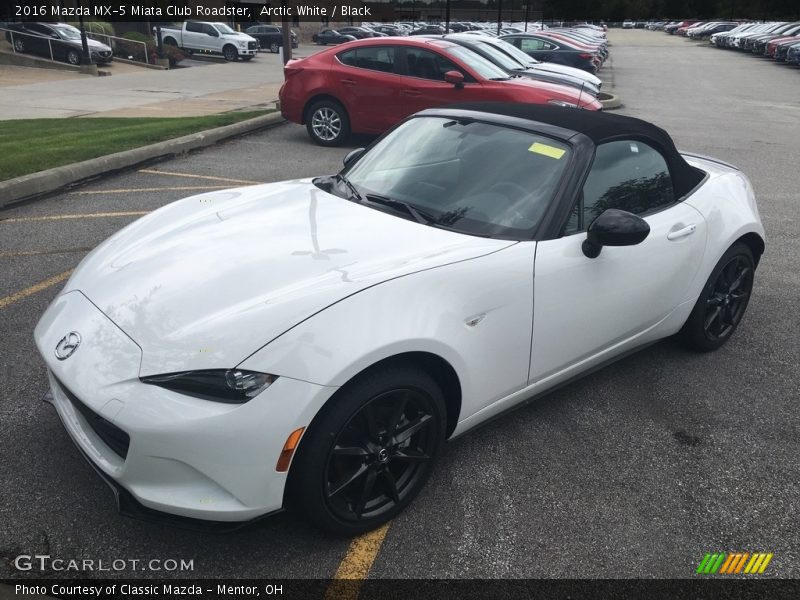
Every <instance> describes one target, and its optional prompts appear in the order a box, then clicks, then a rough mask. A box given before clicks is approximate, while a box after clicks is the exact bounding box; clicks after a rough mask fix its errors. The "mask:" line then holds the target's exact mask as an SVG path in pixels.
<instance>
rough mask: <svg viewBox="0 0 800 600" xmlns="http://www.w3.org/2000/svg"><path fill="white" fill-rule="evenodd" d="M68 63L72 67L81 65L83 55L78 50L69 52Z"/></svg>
mask: <svg viewBox="0 0 800 600" xmlns="http://www.w3.org/2000/svg"><path fill="white" fill-rule="evenodd" d="M67 62H68V63H69V64H71V65H75V66H77V65H79V64H81V55H80V53H79V52H78V51H77V50H70V51H69V52H67Z"/></svg>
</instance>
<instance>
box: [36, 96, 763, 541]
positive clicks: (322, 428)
mask: <svg viewBox="0 0 800 600" xmlns="http://www.w3.org/2000/svg"><path fill="white" fill-rule="evenodd" d="M763 251H764V230H763V227H762V225H761V222H760V219H759V216H758V211H757V208H756V202H755V199H754V194H753V190H752V188H751V186H750V183H749V181H748V179H747V177H746V176H745V175H744V174H743V173H742V172H740V171H739V170H738V169H736V168H735V167H733V166H731V165H728V164H725V163H723V162H720V161H718V160H714V159H710V158H703V157H700V156H695V155H690V154H681V153H679V152H678V151H677V150H676V149H675V146H674V144H673V142H672V140H671V139H670V137H669V136H668V135H667V134H666V133H665V132H664V131H662V130H661V129H659V128H658V127H655V126H653V125H651V124H649V123H646V122H644V121H640V120H637V119H632V118H628V117H622V116H616V115H611V114H604V113H592V112H589V111H583V110H577V109H569V108H560V107H546V106H532V105H519V104H494V103H491V104H469V105H457V106H454V107H449V108H439V109H432V110H426V111H424V112H421V113H418V114H416V115H414V116H412V117H410V118H408V119H406V120H405V121H403V122H402V123H400V124H399V125H397V126H396V127H395V128H394V129H392V130H391V131H390V132H388V133H387V134H385V135H384V136H383V137H381V138H379V139H378V140H377V141H376V142H375V143H374V144H372V145H371V146H370V147H369V148H368V149H367V150H361V149H359V150H355V151H353V152H351V153H350V154H349V155H348V156H347V157H346V158H345V168H344V169H343V170H342V171H341V172H340V173H339V174H338V175H334V176H324V177H318V178H315V179H303V180H298V181H286V182H282V183H273V184H266V185H258V186H253V187H246V188H239V189H231V190H226V191H216V192H211V193H207V194H202V195H199V196H193V197H190V198H186V199H184V200H181V201H178V202H175V203H172V204H169V205H167V206H165V207H163V208H161V209H159V210H156V211H155V212H153V213H151V214H149V215H147V216H145V217H144V218H142V219H140V220H138V221H136V222H135V223H133V224H131V225H129V226H128V227H126V228H125V229H123V230H121V231H119V232H118V233H116V234H115V235H114V236H112V237H111V238H110V239H108V240H107V241H105V242H104V243H102V244H101V245H100V246H98V247H97V248H96V249H95V250H94V251H93V252H91V253H90V254H89V255H88V256H87V257H86V258H85V259H84V260H83V262H82V263H81V264H80V266H79V267H78V268H77V269H76V271H75V273H74V274H73V275H72V277H71V279H70V280H69V282H68V283H67V285H66V287H65V288H64V290H63V291H62V292H61V294H60V295H59V296H58V297H57V298H56V299H55V300H54V301H53V303H52V304H51V305H50V307H49V308H48V309H47V311H46V313H45V314H44V316H43V317H42V319H41V321H40V322H39V324H38V326H37V327H36V331H35V338H36V344H37V346H38V348H39V351H40V352H41V355H42V357H43V358H44V361H45V362H46V364H47V369H48V372H49V380H50V387H51V394H52V402H53V404H54V405H55V407H56V409H57V411H58V414H59V416H60V418H61V420H62V421H63V423H64V425H65V426H66V429H67V431H68V432H69V435H70V436H71V437H72V439H73V440H74V441H75V443H76V444H77V446H78V447H79V448H80V449H81V451H82V452H83V454H84V455H85V456H86V457H87V458H88V460H89V461H90V462H91V463H92V464H93V465H94V466H95V467H96V469H97V470H98V472H99V473H100V474H101V475H102V476H103V477H104V478H105V479H106V481H107V482H109V483H110V484H111V486H112V488H113V489H114V490H115V491H116V495H117V499H118V503H119V506H120V509H121V510H122V511H124V512H125V513H128V514H134V515H137V516H140V517H144V518H152V519H161V520H174V521H176V522H184V523H186V524H205V525H207V526H209V527H213V526H218V527H224V526H230V525H231V524H232V523H239V522H245V521H249V520H252V519H255V518H258V517H261V516H264V515H266V514H269V513H271V512H273V511H277V510H279V509H281V508H283V507H286V508H296V509H298V510H299V511H300V512H301V513H303V514H304V515H306V516H307V517H308V518H309V519H311V520H312V521H313V522H315V523H316V524H317V525H318V526H321V527H323V528H326V529H328V530H332V531H335V532H340V533H344V534H353V533H357V532H360V531H365V530H367V529H369V528H372V527H375V526H377V525H379V524H381V523H383V522H384V521H386V520H388V519H390V518H391V517H393V516H394V515H396V514H397V513H398V512H399V511H400V510H402V509H403V508H404V507H405V506H406V505H407V504H408V503H409V502H411V500H412V499H413V498H414V497H415V495H416V494H417V493H418V492H419V491H420V488H421V487H422V486H423V485H424V483H425V480H426V478H427V477H428V474H429V473H430V471H431V466H432V464H433V462H434V460H435V459H436V457H437V454H438V452H439V450H440V447H441V445H442V442H443V441H444V440H445V439H447V438H450V437H453V436H456V435H460V434H461V433H463V432H465V431H467V430H468V429H470V428H472V427H474V426H475V425H478V424H479V423H481V422H484V421H486V420H487V419H489V418H491V417H494V416H496V415H498V414H499V413H501V412H503V411H505V410H507V409H510V408H512V407H514V406H515V405H519V404H520V403H521V402H523V401H526V400H529V399H531V398H534V397H536V396H538V395H540V394H541V393H543V392H545V391H547V390H550V389H552V388H554V387H555V386H558V385H560V384H563V383H564V382H566V381H569V380H571V379H573V378H575V377H577V376H579V375H581V374H583V373H586V372H587V371H590V370H592V369H594V368H597V367H598V366H600V365H603V364H606V363H608V362H609V361H611V360H613V359H615V358H618V357H620V356H622V355H623V354H625V353H627V352H629V351H631V350H633V349H635V348H638V347H641V346H644V345H646V344H649V343H651V342H654V341H655V340H658V339H660V338H664V337H666V336H672V335H674V334H678V335H679V336H680V337H681V338H682V339H683V340H684V341H685V342H686V343H687V344H688V345H689V346H691V347H693V348H695V349H697V350H701V351H708V350H713V349H715V348H718V347H719V346H721V345H722V344H724V343H725V342H726V341H727V340H728V339H729V338H730V337H731V335H732V334H733V332H734V331H735V330H736V328H737V326H738V325H739V323H740V321H741V319H742V316H743V315H744V312H745V309H746V307H747V304H748V299H749V297H750V293H751V290H752V287H753V276H754V271H755V268H756V266H757V264H758V262H759V258H760V257H761V255H762V253H763Z"/></svg>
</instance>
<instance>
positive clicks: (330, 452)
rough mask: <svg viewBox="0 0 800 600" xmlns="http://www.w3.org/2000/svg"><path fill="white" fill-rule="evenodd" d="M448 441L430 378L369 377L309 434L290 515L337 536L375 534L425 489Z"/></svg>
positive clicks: (401, 371)
mask: <svg viewBox="0 0 800 600" xmlns="http://www.w3.org/2000/svg"><path fill="white" fill-rule="evenodd" d="M444 433H445V411H444V400H443V398H442V392H441V391H440V390H439V387H438V386H437V385H436V383H435V382H434V381H433V379H431V377H430V376H428V375H427V374H426V373H424V372H421V371H418V370H416V369H414V368H412V367H410V366H396V367H387V368H383V369H380V370H376V371H373V372H372V373H368V374H367V375H365V376H363V377H361V378H359V379H357V380H355V381H354V382H352V383H351V384H348V386H347V387H346V388H343V389H342V390H341V391H340V392H339V393H338V394H337V396H336V397H335V398H333V399H332V400H331V401H330V402H329V404H328V405H326V406H325V407H324V408H323V410H322V411H321V413H320V415H319V416H318V417H317V418H316V419H315V421H314V423H313V424H312V425H311V427H310V428H309V431H308V432H307V433H306V435H305V437H304V438H303V441H302V443H301V446H300V448H299V450H298V454H297V456H296V457H295V460H294V462H293V464H292V468H291V472H290V474H289V482H288V487H287V494H288V503H287V508H291V509H294V510H299V511H300V512H301V513H302V515H303V516H305V517H306V518H308V519H309V520H311V521H312V522H313V523H315V524H316V525H317V526H319V527H321V528H322V529H325V530H327V531H330V532H333V533H337V534H342V535H356V534H359V533H362V532H364V531H368V530H370V529H374V528H375V527H378V526H380V525H382V524H383V523H385V522H386V521H388V520H390V519H391V518H392V517H394V516H395V515H397V514H398V513H399V512H400V511H402V510H403V509H404V508H405V507H406V506H407V505H408V504H409V503H410V502H411V501H412V500H413V499H414V497H416V495H417V494H418V493H419V491H420V490H421V489H422V487H423V486H424V484H425V481H426V480H427V478H428V476H429V475H430V472H431V468H432V466H433V462H434V460H435V459H436V456H437V454H438V451H439V447H440V446H441V443H442V440H443V439H444Z"/></svg>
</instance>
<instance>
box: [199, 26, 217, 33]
mask: <svg viewBox="0 0 800 600" xmlns="http://www.w3.org/2000/svg"><path fill="white" fill-rule="evenodd" d="M203 31H204V32H205V33H207V34H208V35H214V36H216V35H218V33H217V30H216V29H214V26H213V25H203Z"/></svg>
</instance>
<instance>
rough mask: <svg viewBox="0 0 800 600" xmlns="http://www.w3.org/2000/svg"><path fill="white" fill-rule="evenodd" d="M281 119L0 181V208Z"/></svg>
mask: <svg viewBox="0 0 800 600" xmlns="http://www.w3.org/2000/svg"><path fill="white" fill-rule="evenodd" d="M283 122H284V119H283V117H282V116H281V114H280V113H279V112H275V113H270V114H268V115H262V116H260V117H255V118H254V119H248V120H246V121H240V122H239V123H234V124H232V125H224V126H222V127H216V128H214V129H207V130H206V131H199V132H197V133H191V134H189V135H185V136H183V137H179V138H175V139H171V140H166V141H163V142H158V143H157V144H151V145H149V146H142V147H140V148H134V149H132V150H125V151H123V152H117V153H115V154H108V155H106V156H100V157H97V158H91V159H89V160H84V161H82V162H77V163H72V164H69V165H64V166H61V167H55V168H53V169H47V170H46V171H39V172H38V173H31V174H30V175H23V176H21V177H16V178H14V179H9V180H7V181H0V208H7V207H9V206H12V205H14V204H17V203H19V202H23V201H25V200H30V199H33V198H35V197H37V196H41V195H43V194H49V193H52V192H55V191H57V190H60V189H63V188H66V187H69V186H72V185H75V184H77V183H80V182H83V181H86V180H88V179H93V178H95V177H99V176H100V175H105V174H108V173H113V172H115V171H120V170H122V169H129V168H131V167H134V166H136V165H139V164H142V163H145V162H148V161H151V160H154V159H156V158H164V157H168V156H174V155H176V154H183V153H184V152H190V151H192V150H196V149H198V148H205V147H206V146H212V145H214V144H216V143H217V142H221V141H222V140H226V139H229V138H232V137H237V136H240V135H245V134H248V133H253V132H255V131H258V130H260V129H266V128H268V127H272V126H274V125H278V124H280V123H283Z"/></svg>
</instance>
